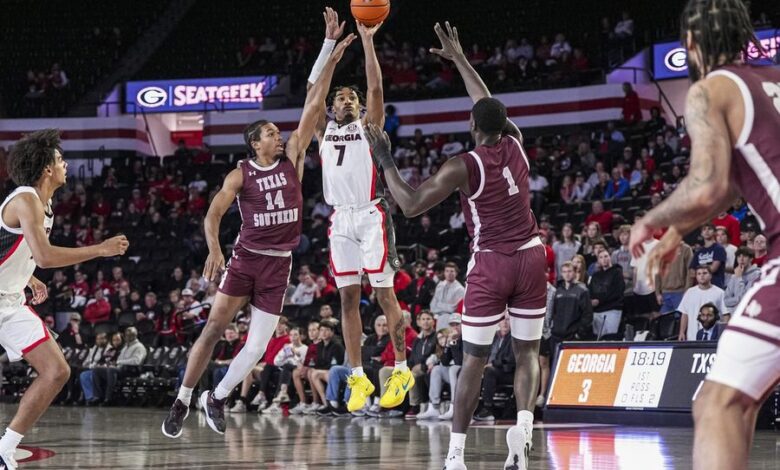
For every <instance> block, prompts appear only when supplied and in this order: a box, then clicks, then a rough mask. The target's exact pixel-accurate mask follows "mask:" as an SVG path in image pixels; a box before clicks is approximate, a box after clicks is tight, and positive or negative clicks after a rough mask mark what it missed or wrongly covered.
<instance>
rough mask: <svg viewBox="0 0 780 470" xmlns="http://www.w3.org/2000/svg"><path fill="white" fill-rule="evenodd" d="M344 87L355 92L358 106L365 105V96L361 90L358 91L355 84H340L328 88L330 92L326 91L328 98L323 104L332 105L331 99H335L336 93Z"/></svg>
mask: <svg viewBox="0 0 780 470" xmlns="http://www.w3.org/2000/svg"><path fill="white" fill-rule="evenodd" d="M344 88H349V89H350V90H352V91H354V92H355V94H356V95H357V97H358V103H359V104H360V106H365V105H366V97H365V95H364V94H363V92H362V91H360V88H358V86H357V85H342V86H336V87H333V89H331V90H330V93H328V98H327V99H326V100H325V104H326V105H327V106H328V107H330V106H333V100H335V99H336V95H337V94H338V93H339V92H340V91H341V90H343V89H344Z"/></svg>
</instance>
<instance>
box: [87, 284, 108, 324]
mask: <svg viewBox="0 0 780 470" xmlns="http://www.w3.org/2000/svg"><path fill="white" fill-rule="evenodd" d="M110 317H111V303H110V302H109V301H108V300H107V299H106V297H105V294H104V293H103V290H101V289H98V290H96V291H95V297H94V298H93V299H91V300H90V301H89V302H87V306H86V307H85V308H84V320H86V321H88V322H89V323H91V324H92V325H94V324H96V323H100V322H104V321H108V319H109V318H110Z"/></svg>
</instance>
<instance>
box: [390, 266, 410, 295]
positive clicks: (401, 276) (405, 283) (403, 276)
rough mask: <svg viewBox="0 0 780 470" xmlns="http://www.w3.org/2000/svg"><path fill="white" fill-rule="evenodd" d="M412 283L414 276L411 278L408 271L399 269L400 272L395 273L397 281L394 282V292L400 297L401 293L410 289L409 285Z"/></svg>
mask: <svg viewBox="0 0 780 470" xmlns="http://www.w3.org/2000/svg"><path fill="white" fill-rule="evenodd" d="M411 283H412V276H410V275H409V273H407V272H406V270H404V269H399V270H398V272H397V273H395V279H394V280H393V290H394V291H395V293H396V295H398V293H399V292H401V291H402V290H404V289H406V288H407V287H409V284H411Z"/></svg>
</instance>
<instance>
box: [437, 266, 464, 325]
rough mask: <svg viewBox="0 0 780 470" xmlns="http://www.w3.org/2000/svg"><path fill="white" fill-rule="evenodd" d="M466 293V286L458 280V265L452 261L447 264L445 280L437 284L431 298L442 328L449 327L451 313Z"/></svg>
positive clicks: (438, 322)
mask: <svg viewBox="0 0 780 470" xmlns="http://www.w3.org/2000/svg"><path fill="white" fill-rule="evenodd" d="M465 294H466V288H465V287H463V284H461V283H460V282H458V265H456V264H455V263H452V262H450V263H447V264H445V265H444V280H443V281H442V282H440V283H439V284H438V285H437V286H436V291H435V292H434V294H433V300H431V312H432V313H433V314H434V315H435V318H436V323H437V324H438V325H440V326H441V328H446V327H447V325H448V324H449V321H450V318H449V317H450V315H452V314H453V313H454V312H455V307H456V306H457V305H458V302H460V300H461V299H463V296H464V295H465Z"/></svg>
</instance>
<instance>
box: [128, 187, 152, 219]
mask: <svg viewBox="0 0 780 470" xmlns="http://www.w3.org/2000/svg"><path fill="white" fill-rule="evenodd" d="M127 205H128V206H133V207H135V210H136V211H138V213H139V214H144V213H146V208H147V207H149V201H148V200H147V199H146V198H144V197H143V196H141V190H140V189H138V188H135V189H133V195H132V197H131V199H130V202H129V203H128V204H127Z"/></svg>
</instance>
